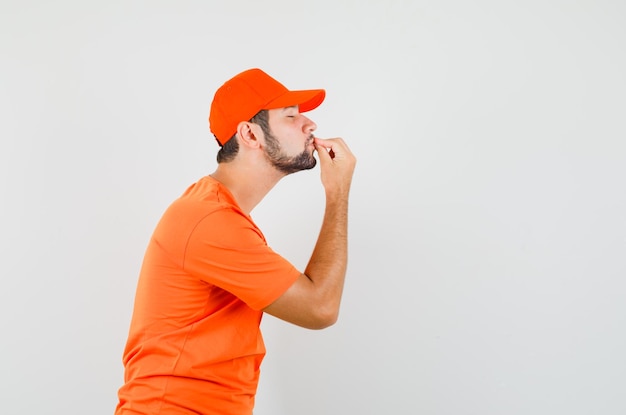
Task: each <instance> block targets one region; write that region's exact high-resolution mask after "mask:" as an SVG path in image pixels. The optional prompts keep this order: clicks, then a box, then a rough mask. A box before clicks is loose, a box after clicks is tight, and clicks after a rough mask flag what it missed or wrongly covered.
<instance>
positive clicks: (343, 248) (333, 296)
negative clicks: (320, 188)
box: [305, 192, 348, 321]
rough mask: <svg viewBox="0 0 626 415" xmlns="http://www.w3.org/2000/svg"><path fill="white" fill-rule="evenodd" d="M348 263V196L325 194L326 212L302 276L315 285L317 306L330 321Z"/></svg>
mask: <svg viewBox="0 0 626 415" xmlns="http://www.w3.org/2000/svg"><path fill="white" fill-rule="evenodd" d="M347 264H348V193H347V192H345V193H344V192H342V193H339V194H335V195H327V198H326V211H325V214H324V220H323V222H322V228H321V230H320V234H319V237H318V239H317V243H316V244H315V249H314V250H313V254H312V255H311V259H310V261H309V263H308V265H307V267H306V270H305V274H306V276H307V277H309V279H310V280H311V281H312V282H313V284H314V285H315V290H316V292H317V296H318V299H317V301H318V304H319V306H320V307H321V308H322V309H323V310H324V313H325V314H328V316H329V318H330V319H331V320H333V321H335V320H336V319H337V316H338V314H339V305H340V303H341V295H342V292H343V285H344V280H345V275H346V269H347Z"/></svg>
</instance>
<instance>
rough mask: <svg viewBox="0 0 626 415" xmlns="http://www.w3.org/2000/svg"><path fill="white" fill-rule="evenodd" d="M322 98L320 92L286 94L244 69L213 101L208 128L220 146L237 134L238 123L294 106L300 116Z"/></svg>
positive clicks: (260, 73)
mask: <svg viewBox="0 0 626 415" xmlns="http://www.w3.org/2000/svg"><path fill="white" fill-rule="evenodd" d="M325 97H326V91H324V90H323V89H309V90H301V91H290V90H288V89H287V88H286V87H285V86H284V85H283V84H281V83H280V82H278V81H277V80H275V79H274V78H272V77H271V76H269V75H268V74H266V73H265V72H263V71H262V70H260V69H258V68H254V69H248V70H247V71H244V72H241V73H240V74H238V75H235V76H234V77H233V78H231V79H229V80H228V81H226V82H225V83H224V85H222V86H221V87H220V88H219V89H218V90H217V91H216V92H215V96H214V97H213V102H212V103H211V112H210V113H209V128H210V130H211V132H212V133H213V134H214V135H215V137H217V140H218V141H219V142H220V144H222V145H224V143H226V142H227V141H228V140H229V139H230V138H231V137H232V136H233V135H235V132H236V131H237V125H238V124H239V123H240V122H241V121H248V120H250V119H251V118H252V117H254V116H255V115H256V114H257V113H258V112H259V111H261V110H271V109H275V108H283V107H291V106H293V105H298V106H299V109H300V112H307V111H311V110H313V109H315V108H317V107H318V106H319V105H320V104H321V103H322V102H323V101H324V98H325Z"/></svg>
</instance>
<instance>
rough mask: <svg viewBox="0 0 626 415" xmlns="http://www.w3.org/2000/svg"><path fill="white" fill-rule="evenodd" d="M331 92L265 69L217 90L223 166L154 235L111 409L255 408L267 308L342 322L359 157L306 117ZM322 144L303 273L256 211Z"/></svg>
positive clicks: (225, 414)
mask: <svg viewBox="0 0 626 415" xmlns="http://www.w3.org/2000/svg"><path fill="white" fill-rule="evenodd" d="M324 97H325V92H324V90H304V91H290V90H288V89H287V88H285V87H284V86H283V85H282V84H280V83H279V82H278V81H276V80H275V79H273V78H271V77H270V76H269V75H267V74H266V73H265V72H263V71H261V70H260V69H250V70H247V71H245V72H242V73H240V74H238V75H237V76H235V77H233V78H232V79H230V80H229V81H227V82H226V83H225V84H224V85H222V86H221V87H220V88H219V89H218V90H217V92H216V93H215V96H214V99H213V102H212V104H211V111H210V115H209V124H210V128H211V131H212V132H213V134H214V135H215V137H216V139H217V141H218V143H219V144H220V145H221V149H220V151H219V152H218V156H217V159H218V167H217V169H216V170H215V172H214V173H213V174H211V175H209V176H206V177H204V178H202V179H200V180H199V181H198V182H196V183H195V184H193V185H192V186H190V187H189V188H188V189H187V190H186V191H185V192H184V194H183V195H182V196H181V197H180V198H179V199H178V200H176V201H174V203H172V205H171V206H170V207H169V208H168V209H167V211H166V212H165V213H164V215H163V217H162V219H161V221H160V222H159V224H158V225H157V227H156V229H155V231H154V234H153V236H152V238H151V240H150V243H149V245H148V248H147V251H146V254H145V258H144V263H143V266H142V269H141V274H140V277H139V283H138V287H137V293H136V298H135V308H134V313H133V319H132V322H131V327H130V332H129V337H128V342H127V345H126V348H125V351H124V365H125V376H124V378H125V384H124V386H122V387H121V388H120V390H119V404H118V406H117V410H116V415H122V414H150V415H157V414H161V415H165V414H220V415H230V414H232V415H234V414H237V415H243V414H251V413H252V410H253V407H254V396H255V393H256V388H257V383H258V377H259V367H260V364H261V361H262V359H263V356H264V355H265V347H264V344H263V339H262V336H261V332H260V329H259V324H260V322H261V317H262V314H263V312H265V313H268V314H271V315H274V316H276V317H278V318H280V319H283V320H285V321H288V322H290V323H293V324H296V325H299V326H302V327H306V328H310V329H322V328H325V327H328V326H330V325H332V324H333V323H335V321H336V319H337V315H338V312H339V303H340V300H341V294H342V289H343V283H344V277H345V272H346V264H347V217H348V193H349V190H350V184H351V180H352V173H353V170H354V167H355V163H356V160H355V158H354V156H353V155H352V153H351V152H350V150H349V149H348V147H347V146H346V144H345V143H344V142H343V140H341V139H340V138H334V139H327V140H322V139H319V138H316V137H314V136H313V131H314V130H315V129H316V125H315V123H314V122H313V121H311V120H310V119H309V118H307V117H306V116H305V115H303V113H304V112H306V111H309V110H312V109H315V108H316V107H317V106H319V105H320V104H321V103H322V101H323V100H324ZM315 151H316V152H317V154H318V158H319V163H320V170H321V181H322V184H323V186H324V189H325V194H326V210H325V216H324V220H323V223H322V227H321V230H320V234H319V237H318V241H317V244H316V246H315V248H314V250H313V253H312V255H311V259H310V261H309V263H308V265H307V267H306V269H305V270H304V272H303V273H302V272H300V271H298V270H296V268H295V267H294V266H293V265H291V264H290V263H289V262H288V261H287V260H285V259H284V258H282V257H281V256H280V255H278V254H277V253H275V252H274V251H272V250H271V249H270V248H269V247H268V246H267V243H266V242H265V239H264V237H263V234H262V233H261V231H260V230H259V229H258V227H257V226H256V225H255V224H254V222H253V220H252V219H251V217H250V212H251V211H252V209H253V208H254V207H255V206H256V205H257V204H258V203H259V202H260V201H261V200H262V199H263V197H264V196H265V195H266V194H267V193H268V192H269V191H270V189H272V187H273V186H274V185H275V184H276V183H277V182H278V181H279V180H280V179H281V178H282V177H284V176H286V175H287V174H290V173H293V172H296V171H299V170H303V169H311V168H313V167H314V166H315V165H316V159H315V157H314V155H313V154H314V152H315Z"/></svg>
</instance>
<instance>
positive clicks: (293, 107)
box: [283, 105, 298, 112]
mask: <svg viewBox="0 0 626 415" xmlns="http://www.w3.org/2000/svg"><path fill="white" fill-rule="evenodd" d="M290 109H296V110H297V109H298V106H297V105H292V106H290V107H285V108H283V112H285V111H287V110H290Z"/></svg>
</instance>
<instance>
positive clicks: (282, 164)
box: [264, 134, 317, 174]
mask: <svg viewBox="0 0 626 415" xmlns="http://www.w3.org/2000/svg"><path fill="white" fill-rule="evenodd" d="M312 140H313V136H311V137H310V139H309V141H307V143H306V147H305V148H304V150H303V151H302V153H300V154H297V155H295V156H288V155H286V154H284V153H283V150H282V148H281V147H280V143H279V142H278V139H277V138H276V137H274V136H273V135H272V134H265V144H266V146H265V149H264V150H265V156H266V157H267V159H268V160H269V162H270V163H272V165H273V166H274V167H276V168H277V169H278V170H279V171H281V172H283V173H285V174H291V173H295V172H298V171H301V170H310V169H312V168H313V167H315V165H316V164H317V160H316V159H315V157H313V152H312V151H310V150H309V149H308V144H309V143H310V142H311V141H312Z"/></svg>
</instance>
